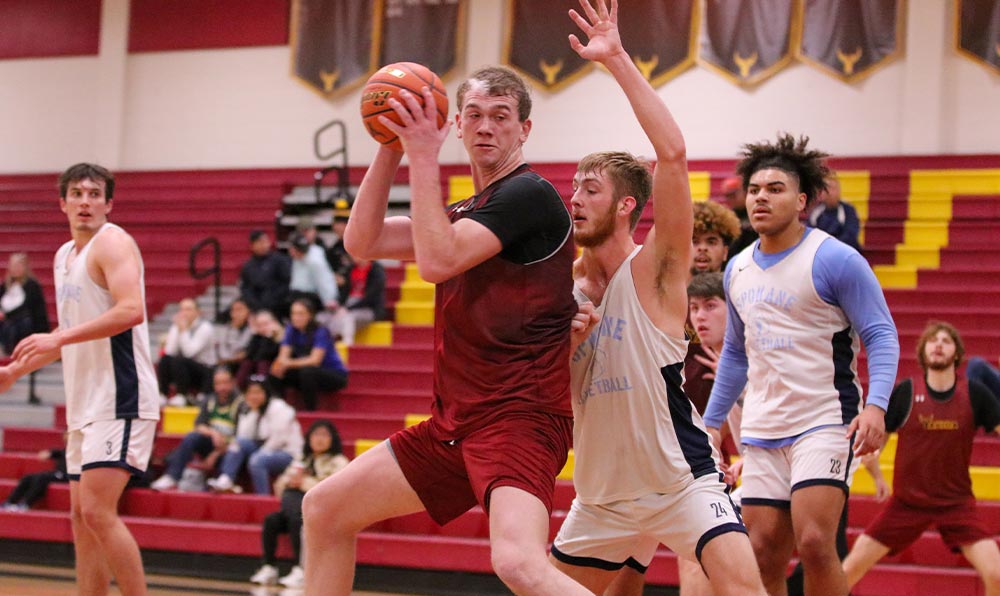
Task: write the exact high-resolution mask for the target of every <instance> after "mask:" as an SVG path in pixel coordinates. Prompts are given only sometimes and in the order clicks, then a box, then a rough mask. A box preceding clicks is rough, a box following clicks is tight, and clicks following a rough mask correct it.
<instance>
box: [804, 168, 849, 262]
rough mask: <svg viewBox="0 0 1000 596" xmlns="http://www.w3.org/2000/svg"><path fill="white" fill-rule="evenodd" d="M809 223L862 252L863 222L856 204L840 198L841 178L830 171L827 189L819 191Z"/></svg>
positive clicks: (810, 213)
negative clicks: (860, 219)
mask: <svg viewBox="0 0 1000 596" xmlns="http://www.w3.org/2000/svg"><path fill="white" fill-rule="evenodd" d="M809 225H810V226H812V227H814V228H818V229H820V230H823V231H824V232H826V233H827V234H829V235H831V236H833V237H834V238H836V239H837V240H840V241H841V242H843V243H844V244H846V245H848V246H850V247H851V248H853V249H854V250H856V251H858V252H861V244H860V243H859V242H858V234H859V233H860V232H861V222H860V221H859V220H858V211H857V210H856V209H855V208H854V205H851V204H850V203H845V202H843V201H841V200H840V180H839V179H838V178H837V174H836V173H834V172H832V171H831V172H830V175H829V176H827V177H826V190H822V191H820V193H819V201H818V202H817V203H816V206H815V207H813V209H812V211H810V212H809Z"/></svg>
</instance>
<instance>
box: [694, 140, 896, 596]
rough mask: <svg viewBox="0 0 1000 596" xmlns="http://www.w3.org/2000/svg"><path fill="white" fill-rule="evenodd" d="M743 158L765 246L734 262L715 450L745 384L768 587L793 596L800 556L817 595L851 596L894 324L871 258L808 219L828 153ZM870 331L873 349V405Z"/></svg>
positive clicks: (785, 150)
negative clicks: (841, 546)
mask: <svg viewBox="0 0 1000 596" xmlns="http://www.w3.org/2000/svg"><path fill="white" fill-rule="evenodd" d="M744 149H745V151H744V159H743V160H742V161H741V162H740V163H739V165H738V167H737V172H738V173H739V175H740V176H741V177H742V179H743V185H744V187H745V188H746V190H747V199H746V202H747V213H749V215H750V223H751V224H752V225H753V228H754V230H756V231H757V233H758V234H760V239H759V240H758V241H757V242H755V243H754V244H752V245H751V246H749V247H747V248H746V249H744V250H743V251H742V252H740V253H739V254H738V255H736V256H735V257H733V259H732V260H731V261H730V262H729V264H728V266H727V267H726V273H725V279H724V281H725V287H726V293H727V297H728V299H727V306H728V309H729V315H728V320H727V324H726V338H725V343H724V347H723V350H722V356H721V359H720V362H719V367H718V374H717V376H716V380H715V385H714V387H713V388H712V394H711V397H710V399H709V403H708V407H707V409H706V411H705V418H704V419H705V425H706V426H707V427H708V430H709V432H711V433H712V434H713V438H714V439H716V441H718V429H719V428H720V427H721V426H722V423H723V421H725V419H726V415H727V413H728V412H729V410H730V408H731V407H732V405H733V403H734V402H735V401H736V399H737V397H738V396H739V394H740V392H741V391H742V390H743V389H744V386H745V387H746V396H745V398H744V410H743V422H742V426H741V429H740V430H741V440H742V443H743V445H744V447H745V451H744V464H743V516H744V519H745V521H746V525H747V528H748V530H749V532H750V539H751V542H752V543H753V547H754V553H755V554H756V556H757V562H758V564H759V566H760V569H761V575H762V577H763V579H764V584H765V586H766V587H767V589H768V591H769V593H771V594H784V593H785V572H786V569H787V565H788V561H789V559H790V558H791V555H792V551H793V549H797V551H798V554H799V557H800V559H801V560H802V563H803V568H804V571H805V592H806V594H809V595H817V594H823V595H841V596H843V595H844V594H847V580H846V578H845V576H844V573H843V571H842V570H841V567H840V563H839V560H838V557H837V551H836V547H835V540H834V537H835V535H836V531H837V524H838V521H839V518H840V512H841V511H842V509H843V504H844V502H845V500H846V498H847V493H848V490H849V487H850V483H851V478H852V476H853V473H854V470H855V469H856V468H857V464H858V457H860V456H862V455H865V454H867V453H871V452H872V451H874V450H876V449H878V448H879V447H880V446H881V445H882V442H883V439H884V436H885V420H884V416H885V410H886V407H887V404H888V401H889V394H890V393H891V390H892V384H893V382H894V381H895V377H896V367H897V363H898V360H899V341H898V338H897V336H896V327H895V324H894V323H893V321H892V317H891V316H890V314H889V308H888V306H887V305H886V302H885V297H884V296H883V294H882V289H881V287H880V286H879V283H878V280H877V279H876V278H875V275H874V273H872V270H871V267H869V265H868V262H867V261H866V260H865V259H864V258H863V257H862V256H861V255H860V254H858V252H857V251H856V250H854V249H853V248H851V247H849V246H847V245H845V244H843V243H841V242H837V241H836V240H834V239H832V238H831V237H830V236H829V235H828V234H826V233H824V232H822V231H821V230H817V229H813V228H808V227H806V226H805V225H803V224H802V223H801V221H800V214H801V213H802V211H803V210H804V209H805V208H806V205H807V204H808V203H809V201H810V200H812V199H813V198H815V197H816V195H817V193H818V192H819V191H821V190H822V189H823V188H824V185H825V183H824V177H825V176H826V173H827V171H828V170H827V168H826V165H825V164H824V162H823V160H824V158H825V157H826V154H825V153H823V152H821V151H816V150H815V149H810V148H809V146H808V138H806V137H800V138H799V139H796V138H795V137H793V136H792V135H789V134H782V135H779V136H778V139H777V141H776V142H773V143H768V142H763V143H759V144H750V145H746V146H745V148H744ZM859 336H860V340H861V341H863V342H864V344H865V347H866V348H867V352H868V367H869V394H868V396H867V399H866V400H864V401H863V399H862V397H863V393H862V387H861V382H860V381H859V379H858V374H857V355H858V352H859V351H860V343H859ZM862 406H863V407H862Z"/></svg>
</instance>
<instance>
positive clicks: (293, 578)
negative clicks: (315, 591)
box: [278, 565, 306, 588]
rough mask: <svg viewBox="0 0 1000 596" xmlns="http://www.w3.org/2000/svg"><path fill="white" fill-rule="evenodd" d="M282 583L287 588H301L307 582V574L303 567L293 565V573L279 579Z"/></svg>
mask: <svg viewBox="0 0 1000 596" xmlns="http://www.w3.org/2000/svg"><path fill="white" fill-rule="evenodd" d="M278 582H280V583H281V585H283V586H285V587H287V588H301V587H302V586H304V585H305V583H306V574H305V572H304V571H302V567H300V566H298V565H296V566H295V567H292V571H291V573H289V574H288V575H286V576H285V577H283V578H281V579H279V580H278Z"/></svg>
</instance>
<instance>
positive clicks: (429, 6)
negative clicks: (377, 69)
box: [379, 0, 466, 79]
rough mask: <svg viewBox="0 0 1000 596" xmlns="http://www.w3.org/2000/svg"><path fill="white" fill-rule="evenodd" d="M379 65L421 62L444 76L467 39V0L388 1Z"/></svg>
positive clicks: (384, 13) (460, 52)
mask: <svg viewBox="0 0 1000 596" xmlns="http://www.w3.org/2000/svg"><path fill="white" fill-rule="evenodd" d="M384 1H385V10H384V12H383V15H382V32H381V35H380V37H381V39H382V45H381V56H380V58H379V65H380V66H384V65H386V64H392V63H393V62H419V63H420V64H423V65H424V66H426V67H427V68H429V69H431V70H433V71H434V72H435V73H437V75H438V76H439V77H441V78H442V79H443V78H445V76H446V75H447V74H448V73H450V72H451V71H452V70H454V69H455V66H456V65H457V64H458V59H459V56H461V54H462V51H461V50H462V47H463V44H464V41H465V18H466V17H465V14H466V0H384Z"/></svg>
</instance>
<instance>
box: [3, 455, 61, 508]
mask: <svg viewBox="0 0 1000 596" xmlns="http://www.w3.org/2000/svg"><path fill="white" fill-rule="evenodd" d="M38 459H50V460H52V461H53V462H55V465H56V467H55V469H54V470H49V471H46V472H36V473H34V474H25V475H24V476H23V477H22V478H21V479H20V480H18V482H17V486H15V487H14V490H13V491H11V493H10V495H8V496H7V500H6V501H4V503H3V505H2V506H0V509H2V510H3V511H15V512H16V511H27V510H28V509H31V505H32V503H35V502H36V501H38V500H39V499H41V498H42V497H44V496H45V493H46V491H47V490H48V488H49V484H51V483H53V482H69V476H67V475H66V451H65V450H64V449H44V450H42V451H39V452H38Z"/></svg>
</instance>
